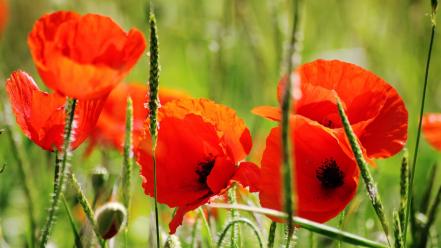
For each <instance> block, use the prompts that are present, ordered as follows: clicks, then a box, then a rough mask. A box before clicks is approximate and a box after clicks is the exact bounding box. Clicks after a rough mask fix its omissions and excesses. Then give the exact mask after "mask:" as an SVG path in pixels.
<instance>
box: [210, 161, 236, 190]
mask: <svg viewBox="0 0 441 248" xmlns="http://www.w3.org/2000/svg"><path fill="white" fill-rule="evenodd" d="M235 172H236V166H235V165H234V163H233V162H232V161H230V160H229V159H227V158H223V157H220V158H216V162H215V164H214V167H213V169H212V170H211V172H210V175H208V178H207V184H208V187H210V189H211V191H212V192H216V193H218V192H221V191H223V189H225V188H227V186H229V185H228V183H229V181H230V179H231V178H232V177H233V175H234V173H235Z"/></svg>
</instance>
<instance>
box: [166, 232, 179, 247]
mask: <svg viewBox="0 0 441 248" xmlns="http://www.w3.org/2000/svg"><path fill="white" fill-rule="evenodd" d="M181 247H182V246H181V242H180V241H179V238H178V237H177V236H176V235H170V236H168V238H167V240H166V241H165V244H164V248H181Z"/></svg>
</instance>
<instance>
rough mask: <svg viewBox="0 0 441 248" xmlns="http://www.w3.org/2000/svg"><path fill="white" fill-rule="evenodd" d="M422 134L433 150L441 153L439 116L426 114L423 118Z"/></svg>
mask: <svg viewBox="0 0 441 248" xmlns="http://www.w3.org/2000/svg"><path fill="white" fill-rule="evenodd" d="M423 134H424V137H425V138H426V140H427V141H428V142H429V144H430V145H432V146H433V147H434V148H435V149H437V150H439V151H441V114H440V113H427V114H425V115H424V117H423Z"/></svg>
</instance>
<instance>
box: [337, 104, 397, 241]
mask: <svg viewBox="0 0 441 248" xmlns="http://www.w3.org/2000/svg"><path fill="white" fill-rule="evenodd" d="M336 98H337V106H338V113H339V115H340V118H341V121H342V123H343V127H344V130H345V133H346V137H347V138H348V140H349V143H350V144H351V148H352V152H353V153H354V157H355V159H356V161H357V165H358V168H359V169H360V173H361V177H362V178H363V181H364V184H365V185H366V191H367V193H368V195H369V198H370V200H371V203H372V206H373V207H374V210H375V213H376V214H377V217H378V219H379V221H380V223H381V226H382V227H383V230H384V233H385V234H386V238H387V240H388V243H389V244H390V242H389V227H388V223H387V219H386V215H385V212H384V206H383V203H382V201H381V198H380V195H379V194H378V190H377V186H376V184H375V180H374V178H373V177H372V175H371V172H370V171H369V165H368V163H367V162H366V160H365V159H364V157H363V153H362V151H361V148H360V146H359V144H358V142H357V137H356V136H355V133H354V131H353V130H352V127H351V124H350V123H349V120H348V117H347V116H346V114H345V111H344V109H343V107H342V105H341V102H340V99H339V98H338V96H336Z"/></svg>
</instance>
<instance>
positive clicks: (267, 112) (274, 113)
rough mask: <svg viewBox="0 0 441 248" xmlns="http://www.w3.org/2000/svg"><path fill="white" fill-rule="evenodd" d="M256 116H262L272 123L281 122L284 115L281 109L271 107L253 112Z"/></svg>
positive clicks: (256, 109) (259, 108)
mask: <svg viewBox="0 0 441 248" xmlns="http://www.w3.org/2000/svg"><path fill="white" fill-rule="evenodd" d="M251 112H252V113H253V114H255V115H259V116H262V117H264V118H267V119H269V120H272V121H280V120H281V119H282V113H281V111H280V108H276V107H270V106H259V107H255V108H253V109H252V110H251Z"/></svg>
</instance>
